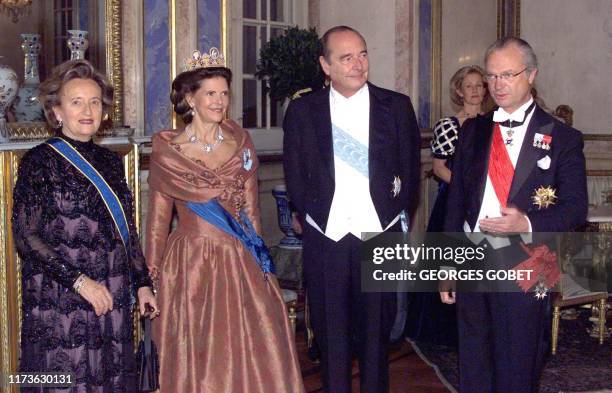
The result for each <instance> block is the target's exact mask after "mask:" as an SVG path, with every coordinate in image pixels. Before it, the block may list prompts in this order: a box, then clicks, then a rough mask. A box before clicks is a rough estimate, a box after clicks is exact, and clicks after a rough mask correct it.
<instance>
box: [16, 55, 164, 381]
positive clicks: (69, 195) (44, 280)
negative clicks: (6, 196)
mask: <svg viewBox="0 0 612 393" xmlns="http://www.w3.org/2000/svg"><path fill="white" fill-rule="evenodd" d="M40 90H41V93H40V97H39V98H40V100H41V103H42V104H43V107H44V109H45V115H46V116H47V120H48V121H49V123H50V124H51V126H52V127H54V128H61V133H59V134H58V135H59V136H60V137H61V138H62V139H64V140H65V141H67V142H68V143H69V144H70V145H72V146H73V147H74V148H75V149H76V150H77V151H78V152H79V153H80V154H81V155H82V156H83V157H84V158H85V159H87V160H88V161H89V162H90V163H91V164H92V165H93V166H94V167H95V168H96V169H97V170H98V172H99V173H100V174H101V176H102V177H103V178H104V179H105V180H106V182H107V183H108V185H109V186H110V187H111V188H112V189H113V191H114V192H115V193H116V194H117V196H118V197H119V200H120V202H121V205H122V207H123V209H124V211H125V212H126V216H127V219H128V226H129V231H130V238H129V245H130V247H129V248H130V250H131V251H130V255H129V257H128V256H127V253H126V251H125V247H124V245H123V242H122V240H121V237H120V235H119V232H118V231H117V229H116V226H115V224H114V222H113V220H112V218H111V216H110V214H109V212H108V210H107V208H106V206H105V204H104V202H103V200H102V198H101V196H100V195H99V193H98V191H97V190H96V188H95V187H94V185H93V184H92V183H91V182H90V181H89V180H88V179H87V178H86V177H85V176H84V175H82V174H81V173H80V172H79V171H78V170H77V169H76V168H75V167H74V166H73V165H72V164H70V163H69V162H68V161H67V160H66V159H65V158H64V157H62V156H60V155H59V154H58V153H57V152H56V151H55V150H54V149H53V148H52V147H51V146H50V145H48V144H47V143H43V144H40V145H38V146H36V147H34V148H33V149H31V150H30V151H29V152H27V153H26V154H25V155H24V157H23V158H22V160H21V162H20V165H19V172H18V179H17V184H16V186H15V190H14V194H13V197H14V208H13V232H14V237H15V243H16V246H17V250H18V253H19V256H20V257H21V260H22V289H23V292H22V293H23V299H22V311H23V320H22V327H21V357H20V372H62V373H73V375H74V381H75V385H74V386H73V387H71V388H70V389H60V388H57V389H56V390H57V391H59V392H109V393H110V392H133V391H135V390H136V387H135V378H134V377H135V367H134V355H133V352H134V346H133V336H132V326H133V325H132V313H131V310H132V298H133V296H132V293H134V294H135V293H137V295H138V303H139V307H140V311H141V313H144V312H145V309H146V307H147V305H148V306H150V307H152V308H153V310H154V311H153V312H152V313H149V314H150V316H151V317H152V316H154V315H156V314H157V304H156V301H155V298H154V296H153V294H152V292H151V289H150V287H151V281H150V279H149V275H148V270H147V268H146V265H145V263H144V258H143V254H142V252H141V248H140V244H139V240H138V235H137V233H136V228H135V226H134V222H133V220H132V215H131V212H132V195H131V192H130V190H129V189H128V187H127V184H126V182H125V178H124V172H123V165H122V163H121V160H120V158H119V157H118V156H117V155H116V154H114V153H113V152H111V151H109V150H107V149H105V148H103V147H100V146H98V145H96V144H95V143H94V142H93V141H92V139H91V138H92V136H93V135H94V134H95V133H96V131H97V130H98V128H99V126H100V122H101V118H102V114H103V112H104V111H105V110H106V109H107V108H108V107H109V106H110V105H111V104H112V87H111V86H110V85H109V83H108V82H107V81H106V78H105V77H104V76H103V75H102V74H100V73H98V72H97V71H95V70H94V68H93V67H92V66H91V64H89V63H88V62H86V61H83V60H76V61H70V62H67V63H64V64H62V65H60V66H59V67H57V68H56V69H55V70H54V72H53V74H52V75H51V77H50V78H49V79H48V80H46V81H45V82H44V83H43V84H42V85H41V87H40ZM25 391H27V392H42V391H43V390H42V389H41V388H22V392H25ZM44 391H45V392H49V391H55V390H54V389H50V390H47V389H45V390H44Z"/></svg>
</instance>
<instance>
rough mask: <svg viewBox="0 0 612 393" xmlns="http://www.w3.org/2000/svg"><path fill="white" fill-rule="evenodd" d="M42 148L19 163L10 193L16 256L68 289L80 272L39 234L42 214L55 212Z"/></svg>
mask: <svg viewBox="0 0 612 393" xmlns="http://www.w3.org/2000/svg"><path fill="white" fill-rule="evenodd" d="M42 149H43V148H41V147H38V148H35V149H33V150H32V151H30V152H28V153H27V154H26V155H25V156H24V157H23V159H22V160H21V162H20V163H19V169H18V175H17V183H16V184H15V189H14V191H13V217H12V223H13V237H14V239H15V246H16V248H17V252H18V253H19V256H20V257H21V259H23V260H24V261H27V262H29V264H31V268H32V269H35V270H39V269H41V270H42V271H43V272H45V274H47V275H49V276H50V277H51V278H52V279H53V280H55V281H57V282H58V283H60V284H61V285H63V286H65V287H68V288H71V287H72V284H74V282H75V281H76V279H77V278H78V277H79V276H80V275H81V271H80V270H78V269H77V268H76V267H74V266H72V265H71V264H69V263H68V262H67V261H65V260H64V259H63V258H62V257H61V256H60V255H59V254H58V253H56V252H55V250H54V249H53V247H52V246H51V245H49V243H48V241H47V239H45V237H44V236H43V235H42V233H43V231H42V227H43V215H44V214H51V213H50V212H53V211H55V210H56V209H55V206H54V205H53V203H54V200H53V196H52V195H51V193H50V192H49V190H48V187H47V184H48V182H49V181H50V178H51V176H49V171H50V170H51V168H50V166H49V165H48V164H49V161H50V160H49V158H48V157H44V154H42Z"/></svg>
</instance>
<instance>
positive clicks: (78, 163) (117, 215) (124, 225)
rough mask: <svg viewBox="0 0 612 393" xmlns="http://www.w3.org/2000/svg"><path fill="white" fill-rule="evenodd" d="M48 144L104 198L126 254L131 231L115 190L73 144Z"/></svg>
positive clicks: (58, 141) (53, 141)
mask: <svg viewBox="0 0 612 393" xmlns="http://www.w3.org/2000/svg"><path fill="white" fill-rule="evenodd" d="M47 144H48V145H49V146H51V147H52V148H53V150H55V151H56V152H57V153H58V154H59V155H61V156H62V157H64V158H65V159H66V160H67V161H68V162H70V163H71V164H72V165H73V166H74V167H75V168H76V169H78V170H79V172H81V173H82V174H83V176H85V177H86V178H87V179H88V180H89V181H90V182H91V183H92V184H93V185H94V186H95V187H96V189H97V190H98V193H99V194H100V196H101V197H102V200H103V201H104V204H105V205H106V208H107V209H108V212H109V213H110V215H111V217H112V219H113V221H114V222H115V226H116V227H117V231H118V232H119V235H120V236H121V241H122V242H123V246H124V247H125V250H126V253H127V252H128V249H129V244H130V243H129V239H130V230H129V226H128V221H127V218H126V215H125V212H124V211H123V207H122V206H121V202H120V201H119V197H118V196H117V194H115V192H114V191H113V189H112V188H111V187H110V186H109V185H108V183H106V180H104V178H103V177H102V175H100V173H99V172H98V171H97V170H96V168H94V167H93V165H91V163H89V161H87V159H85V157H83V156H82V155H81V153H79V152H78V150H76V149H75V148H74V147H72V145H71V144H69V143H68V142H66V141H65V140H63V139H61V138H51V139H49V140H48V141H47Z"/></svg>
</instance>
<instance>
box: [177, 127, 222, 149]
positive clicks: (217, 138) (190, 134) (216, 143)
mask: <svg viewBox="0 0 612 393" xmlns="http://www.w3.org/2000/svg"><path fill="white" fill-rule="evenodd" d="M185 133H186V134H187V137H188V138H189V142H191V143H195V144H198V145H200V146H201V147H202V149H203V150H204V153H206V154H209V153H210V152H212V151H213V149H214V148H215V147H217V146H219V145H220V144H221V143H222V142H223V139H224V138H223V131H221V127H217V132H216V134H215V141H214V142H213V143H204V142H202V141H201V140H199V139H198V137H197V136H195V134H194V133H193V130H192V129H191V124H189V125H188V126H187V127H186V128H185Z"/></svg>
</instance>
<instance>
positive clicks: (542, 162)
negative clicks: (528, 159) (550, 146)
mask: <svg viewBox="0 0 612 393" xmlns="http://www.w3.org/2000/svg"><path fill="white" fill-rule="evenodd" d="M538 168H540V169H543V170H547V169H548V168H550V156H545V157H543V158H540V159H539V160H538Z"/></svg>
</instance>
